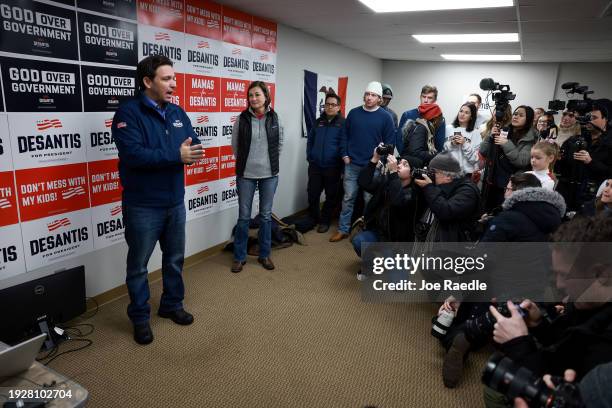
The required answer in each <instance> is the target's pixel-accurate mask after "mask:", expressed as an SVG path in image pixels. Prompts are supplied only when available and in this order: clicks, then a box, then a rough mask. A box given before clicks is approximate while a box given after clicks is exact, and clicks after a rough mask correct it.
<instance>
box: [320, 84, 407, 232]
mask: <svg viewBox="0 0 612 408" xmlns="http://www.w3.org/2000/svg"><path fill="white" fill-rule="evenodd" d="M382 94H383V90H382V85H381V84H380V82H376V81H373V82H370V83H369V84H368V86H367V87H366V90H365V92H364V93H363V105H362V106H358V107H356V108H353V109H351V111H350V112H349V114H348V115H347V117H346V120H345V121H344V126H343V127H342V131H341V132H340V157H342V161H344V181H343V186H344V197H343V198H342V211H341V212H340V220H339V221H338V231H337V232H336V233H335V234H334V235H332V237H331V238H330V239H329V241H330V242H338V241H341V240H343V239H345V238H347V237H348V236H349V232H350V229H351V217H352V216H353V207H354V206H355V201H356V200H357V194H358V191H359V185H358V184H357V179H358V178H359V173H360V172H361V169H363V168H364V167H365V166H366V165H367V164H368V162H369V161H370V157H372V152H373V151H374V148H375V147H376V146H378V145H379V144H381V143H383V144H386V145H393V144H394V135H395V125H394V124H393V119H392V118H391V115H390V114H389V113H388V112H386V111H385V110H384V109H381V108H380V106H379V104H380V102H381V100H382ZM370 197H371V195H370V194H369V193H365V194H364V201H365V202H366V206H367V202H368V201H369V199H370Z"/></svg>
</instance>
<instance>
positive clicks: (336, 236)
mask: <svg viewBox="0 0 612 408" xmlns="http://www.w3.org/2000/svg"><path fill="white" fill-rule="evenodd" d="M348 236H349V234H346V233H344V232H340V231H338V232H336V233H335V234H334V235H332V236H331V238H330V239H329V242H338V241H342V240H343V239H344V238H348Z"/></svg>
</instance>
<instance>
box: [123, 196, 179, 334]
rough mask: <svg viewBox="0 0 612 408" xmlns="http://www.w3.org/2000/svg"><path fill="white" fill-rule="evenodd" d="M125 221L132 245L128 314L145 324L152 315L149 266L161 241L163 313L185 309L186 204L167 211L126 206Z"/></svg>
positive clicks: (128, 279) (126, 239)
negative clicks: (150, 259)
mask: <svg viewBox="0 0 612 408" xmlns="http://www.w3.org/2000/svg"><path fill="white" fill-rule="evenodd" d="M123 221H124V223H125V241H126V242H127V245H128V255H127V270H126V272H127V273H126V279H125V283H126V285H127V288H128V293H129V295H130V304H129V305H128V309H127V313H128V316H129V317H130V320H131V321H132V323H133V324H142V323H145V322H147V321H148V320H149V317H150V314H151V307H150V305H149V297H150V292H149V282H148V279H147V273H148V271H147V264H148V263H149V258H150V257H151V254H152V253H153V249H154V248H155V244H156V243H157V241H159V245H160V248H161V250H162V282H163V292H162V296H161V301H160V304H159V310H160V311H163V312H171V311H174V310H178V309H182V308H183V299H184V297H185V286H184V284H183V277H182V275H181V273H182V271H183V261H184V258H185V204H183V203H180V204H179V205H177V206H175V207H171V208H163V207H139V206H134V205H128V204H125V203H124V204H123Z"/></svg>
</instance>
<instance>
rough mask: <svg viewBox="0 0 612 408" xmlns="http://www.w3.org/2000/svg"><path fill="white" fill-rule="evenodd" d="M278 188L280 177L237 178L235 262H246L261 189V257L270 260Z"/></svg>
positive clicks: (259, 235) (259, 234)
mask: <svg viewBox="0 0 612 408" xmlns="http://www.w3.org/2000/svg"><path fill="white" fill-rule="evenodd" d="M277 186H278V176H274V177H267V178H263V179H249V178H244V177H236V189H237V191H238V223H237V224H236V231H235V232H234V260H235V261H240V262H242V261H245V260H246V256H247V241H248V239H249V222H250V221H251V207H252V206H253V197H254V196H255V189H256V188H258V189H259V216H260V218H261V219H260V222H261V224H260V226H259V233H258V238H259V257H260V258H268V257H269V256H270V251H271V249H272V204H273V202H274V193H275V192H276V187H277Z"/></svg>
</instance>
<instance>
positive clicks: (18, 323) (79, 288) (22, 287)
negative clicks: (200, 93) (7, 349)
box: [0, 266, 86, 348]
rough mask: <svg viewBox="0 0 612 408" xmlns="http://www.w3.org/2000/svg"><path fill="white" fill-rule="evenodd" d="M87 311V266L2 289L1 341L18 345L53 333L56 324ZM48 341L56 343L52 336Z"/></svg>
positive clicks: (0, 295) (0, 298) (47, 346)
mask: <svg viewBox="0 0 612 408" xmlns="http://www.w3.org/2000/svg"><path fill="white" fill-rule="evenodd" d="M85 309H86V306H85V267H84V266H78V267H76V268H71V269H67V270H63V271H59V272H56V273H54V274H51V275H47V276H44V277H42V278H39V279H34V280H31V281H28V282H24V283H21V284H18V285H15V286H11V287H8V288H5V289H2V290H0V340H1V341H3V342H5V343H8V344H16V343H18V342H20V341H21V340H23V339H26V338H28V337H32V335H34V334H38V333H41V332H44V331H47V332H49V331H51V330H52V328H53V327H54V326H55V325H56V324H60V323H64V322H67V321H68V320H71V319H74V318H75V317H77V316H79V315H81V314H83V313H84V312H85ZM45 326H47V327H48V328H47V330H45ZM48 341H52V336H49V339H48ZM45 348H49V344H46V347H45Z"/></svg>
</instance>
